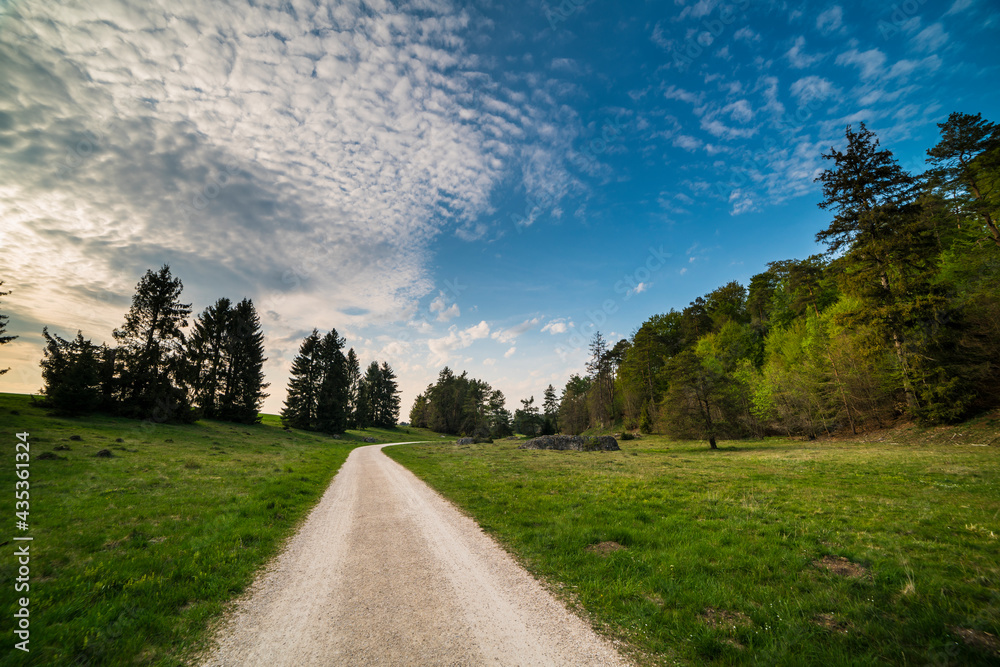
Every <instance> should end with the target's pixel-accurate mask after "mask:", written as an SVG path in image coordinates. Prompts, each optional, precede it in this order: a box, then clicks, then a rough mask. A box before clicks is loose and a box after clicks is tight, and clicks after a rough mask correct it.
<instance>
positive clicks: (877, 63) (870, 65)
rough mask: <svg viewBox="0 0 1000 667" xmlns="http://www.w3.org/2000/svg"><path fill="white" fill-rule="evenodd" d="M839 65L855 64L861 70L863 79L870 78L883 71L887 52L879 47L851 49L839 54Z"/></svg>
mask: <svg viewBox="0 0 1000 667" xmlns="http://www.w3.org/2000/svg"><path fill="white" fill-rule="evenodd" d="M837 64H838V65H854V66H855V67H857V68H858V69H860V70H861V78H862V79H870V78H872V77H874V76H876V75H879V74H881V73H882V72H883V69H884V65H885V54H884V53H882V52H881V51H879V50H878V49H869V50H868V51H858V50H857V49H851V50H850V51H846V52H844V53H841V54H840V55H839V56H837Z"/></svg>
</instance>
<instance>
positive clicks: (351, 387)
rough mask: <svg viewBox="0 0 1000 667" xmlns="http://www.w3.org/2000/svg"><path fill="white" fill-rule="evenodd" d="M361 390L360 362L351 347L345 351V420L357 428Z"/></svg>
mask: <svg viewBox="0 0 1000 667" xmlns="http://www.w3.org/2000/svg"><path fill="white" fill-rule="evenodd" d="M360 392H361V364H360V363H359V362H358V355H357V354H356V353H355V352H354V348H353V347H352V348H351V349H350V350H348V351H347V422H348V426H349V427H350V428H358V401H359V399H360Z"/></svg>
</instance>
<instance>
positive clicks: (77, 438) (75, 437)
mask: <svg viewBox="0 0 1000 667" xmlns="http://www.w3.org/2000/svg"><path fill="white" fill-rule="evenodd" d="M69 439H70V440H83V438H81V437H80V436H78V435H71V436H69Z"/></svg>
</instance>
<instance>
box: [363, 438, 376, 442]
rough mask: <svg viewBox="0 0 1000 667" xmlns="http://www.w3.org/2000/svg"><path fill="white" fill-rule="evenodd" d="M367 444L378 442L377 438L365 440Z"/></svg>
mask: <svg viewBox="0 0 1000 667" xmlns="http://www.w3.org/2000/svg"><path fill="white" fill-rule="evenodd" d="M365 442H378V440H376V439H375V438H370V437H369V438H365Z"/></svg>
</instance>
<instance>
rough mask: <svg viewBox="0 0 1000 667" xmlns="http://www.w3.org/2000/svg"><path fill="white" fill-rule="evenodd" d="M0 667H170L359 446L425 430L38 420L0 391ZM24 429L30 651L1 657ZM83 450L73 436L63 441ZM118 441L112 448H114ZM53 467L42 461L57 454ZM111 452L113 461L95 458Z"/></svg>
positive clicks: (271, 420) (12, 596) (21, 400)
mask: <svg viewBox="0 0 1000 667" xmlns="http://www.w3.org/2000/svg"><path fill="white" fill-rule="evenodd" d="M0 425H2V426H3V439H2V441H3V446H2V447H0V451H2V452H3V453H2V456H3V460H4V464H3V467H2V473H0V489H2V491H0V497H2V498H6V501H5V502H6V508H5V511H6V519H5V520H4V523H3V525H4V527H5V529H4V530H3V534H0V543H2V546H0V587H2V589H3V591H4V593H3V596H2V597H0V600H2V601H3V607H2V608H3V613H4V618H5V619H8V620H7V621H5V622H4V624H3V627H4V628H6V630H5V631H4V634H5V637H6V638H5V642H6V646H5V647H4V648H3V650H0V664H2V665H80V666H82V665H133V664H143V665H179V664H183V660H184V658H185V657H186V656H188V655H190V653H191V652H192V651H195V650H197V649H198V648H199V647H200V646H201V645H202V644H203V642H204V640H205V639H206V637H207V632H208V627H209V625H210V623H211V621H212V620H213V619H215V618H216V617H217V616H218V615H219V614H220V612H221V611H222V609H223V605H224V603H225V602H226V601H228V600H230V599H232V598H233V597H235V596H237V595H239V594H240V593H241V592H242V591H243V590H244V589H245V588H246V587H247V586H248V584H249V583H250V582H251V581H252V579H253V576H254V574H255V573H256V572H257V571H258V569H259V568H260V567H261V566H262V565H264V564H265V563H266V562H267V560H268V559H269V558H271V557H272V556H274V555H275V554H276V553H277V551H278V549H279V548H280V546H281V544H282V542H283V540H284V539H285V538H287V537H288V536H290V535H291V534H293V533H294V531H295V530H296V528H297V527H298V525H300V523H301V521H302V520H303V519H304V517H305V515H306V514H307V513H308V511H309V510H310V509H311V508H312V507H313V506H314V505H315V503H316V502H317V501H318V500H319V497H320V496H321V495H322V493H323V491H324V490H325V488H326V487H327V486H328V484H329V482H330V480H331V479H332V478H333V475H334V474H335V473H336V471H337V470H338V469H339V468H340V466H341V464H342V463H343V462H344V460H345V459H346V458H347V455H348V454H349V453H350V451H351V450H352V449H353V448H354V447H356V446H358V445H359V444H364V443H363V442H361V438H362V437H364V436H369V437H375V438H376V439H378V441H379V442H393V441H397V442H398V441H400V440H421V439H425V438H427V437H428V436H430V437H434V438H437V436H436V435H434V434H429V432H426V431H420V430H419V429H412V428H411V429H399V430H378V429H371V430H368V431H365V432H354V433H349V434H347V435H345V436H344V437H343V438H342V439H339V440H337V439H333V438H331V437H328V436H323V435H319V434H312V433H306V432H302V431H294V430H293V431H284V430H283V429H282V428H281V425H280V422H279V421H278V419H277V418H276V417H274V416H268V415H266V416H265V417H264V420H263V423H262V424H258V425H253V426H246V425H242V424H230V423H226V422H213V421H200V422H197V423H195V424H191V425H169V424H153V423H143V422H137V421H133V420H126V419H116V418H110V417H86V418H79V419H62V418H55V417H50V416H47V415H46V413H45V411H44V410H42V409H40V408H38V407H35V406H33V405H32V404H31V402H30V401H29V399H28V397H26V396H20V395H11V394H0ZM21 431H27V432H28V433H30V436H31V437H30V442H31V463H30V468H29V469H30V471H31V476H30V484H31V488H30V494H31V497H30V503H31V505H30V530H29V531H28V533H27V534H28V535H31V536H32V537H34V541H33V542H31V564H30V567H31V575H30V576H31V582H30V584H31V590H30V593H28V594H27V596H28V597H29V598H30V601H31V604H30V610H31V617H30V618H31V628H30V631H31V643H30V647H31V653H30V654H23V653H22V652H21V651H17V650H11V647H12V645H13V643H14V641H15V640H14V639H13V635H12V634H11V632H10V623H11V621H10V619H11V618H12V614H13V613H14V611H15V600H16V599H17V598H19V597H21V596H23V595H25V594H21V593H15V592H14V583H15V582H14V578H15V577H16V569H17V563H16V560H15V558H14V555H13V554H14V550H15V548H16V546H17V543H15V542H13V541H11V537H13V536H14V535H24V534H25V533H23V532H21V531H17V530H15V526H14V521H15V517H14V510H15V507H14V484H15V481H16V478H15V475H14V465H13V464H14V460H15V459H14V445H15V443H16V441H17V440H16V437H15V433H18V432H21ZM77 435H78V436H80V440H79V441H76V440H71V439H70V437H71V436H77ZM119 438H120V439H121V440H122V442H117V439H119ZM63 445H65V446H69V447H70V449H69V450H68V451H55V453H56V454H58V455H60V456H62V457H64V458H63V459H60V460H39V458H38V457H39V455H40V454H42V453H43V452H52V451H54V448H55V447H56V446H63ZM105 448H107V449H110V450H111V451H112V453H113V454H114V456H113V458H97V457H95V456H94V455H95V453H96V452H97V451H99V450H101V449H105Z"/></svg>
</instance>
